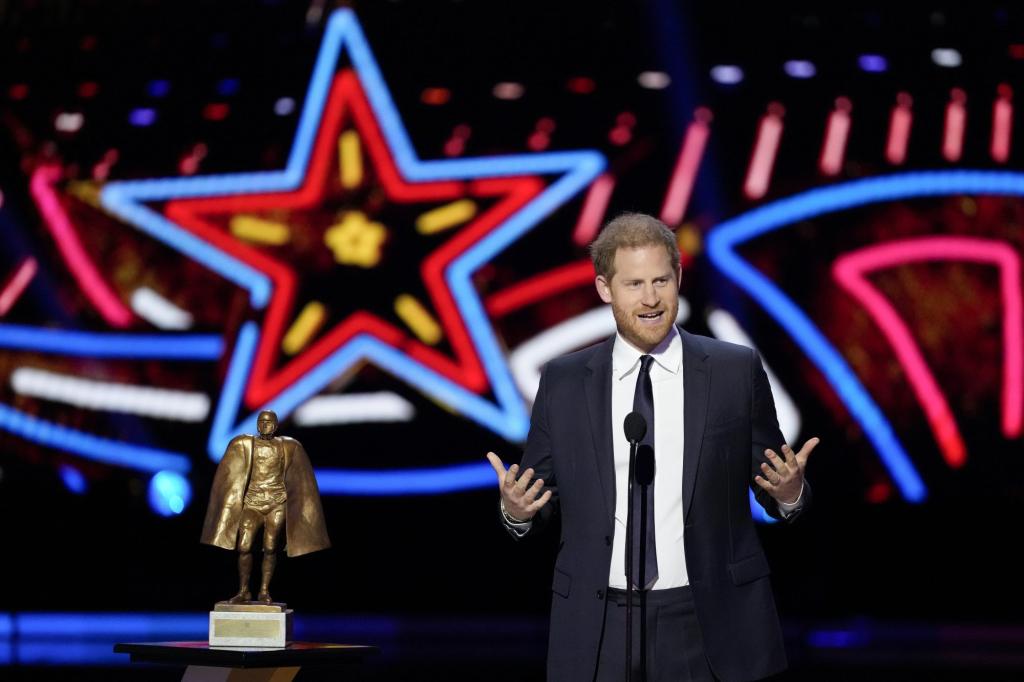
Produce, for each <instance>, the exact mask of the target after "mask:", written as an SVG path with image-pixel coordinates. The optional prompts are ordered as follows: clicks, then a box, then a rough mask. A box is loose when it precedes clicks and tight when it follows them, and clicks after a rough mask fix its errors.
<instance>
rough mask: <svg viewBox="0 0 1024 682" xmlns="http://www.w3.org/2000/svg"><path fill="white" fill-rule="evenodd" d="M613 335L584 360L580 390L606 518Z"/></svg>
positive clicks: (610, 507)
mask: <svg viewBox="0 0 1024 682" xmlns="http://www.w3.org/2000/svg"><path fill="white" fill-rule="evenodd" d="M614 343H615V337H614V336H613V337H612V338H610V339H609V340H608V341H605V342H604V343H603V344H601V345H600V346H599V347H598V348H597V349H596V350H595V352H594V355H593V356H592V357H591V358H590V361H589V362H588V363H587V373H586V374H585V375H584V377H583V390H584V393H583V394H584V395H585V396H586V399H587V400H586V401H587V414H588V417H589V418H590V433H591V434H592V435H593V438H594V456H595V458H596V462H595V464H596V467H597V476H598V479H599V480H600V482H601V492H602V493H603V494H604V502H605V506H606V508H607V512H608V519H609V520H613V519H614V517H615V451H614V446H613V445H612V432H613V431H612V430H613V429H614V428H615V425H614V424H612V345H613V344H614Z"/></svg>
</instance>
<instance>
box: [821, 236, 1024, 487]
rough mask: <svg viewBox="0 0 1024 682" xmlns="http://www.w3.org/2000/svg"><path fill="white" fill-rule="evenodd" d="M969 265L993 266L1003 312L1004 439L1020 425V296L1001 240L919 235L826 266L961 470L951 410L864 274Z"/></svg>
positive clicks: (1023, 359) (962, 451)
mask: <svg viewBox="0 0 1024 682" xmlns="http://www.w3.org/2000/svg"><path fill="white" fill-rule="evenodd" d="M938 260H951V261H969V262H979V263H990V264H994V265H996V266H998V267H999V271H1000V290H1001V295H1002V301H1003V307H1004V314H1003V389H1002V406H1003V415H1002V429H1003V433H1004V435H1005V436H1006V437H1007V438H1016V437H1017V436H1019V435H1020V433H1021V426H1022V421H1024V377H1022V371H1024V350H1022V342H1024V301H1022V298H1021V268H1020V258H1019V256H1018V255H1017V253H1016V251H1014V250H1013V249H1012V248H1011V247H1009V246H1007V245H1006V244H1004V243H1001V242H995V241H991V240H986V239H977V238H973V237H924V238H917V239H908V240H903V241H899V242H891V243H888V244H881V245H878V246H870V247H867V248H864V249H860V250H859V251H855V252H852V253H848V254H845V255H843V256H841V257H840V258H838V259H837V260H836V262H835V263H834V264H833V266H832V275H833V277H834V278H835V280H836V281H837V282H838V283H839V284H840V286H842V287H843V288H844V289H846V291H847V292H849V293H850V295H851V296H853V297H854V298H855V299H856V300H858V301H859V302H860V303H861V304H862V305H863V306H864V307H865V308H866V309H867V310H868V312H869V314H870V315H871V316H872V317H873V318H874V320H875V322H876V323H877V324H878V326H879V327H881V329H882V333H883V334H884V335H885V337H886V339H888V341H889V343H890V345H891V346H892V347H893V350H894V352H895V353H896V357H897V358H898V359H899V361H900V364H901V365H902V366H903V368H904V370H905V371H906V373H907V378H908V379H909V380H910V384H911V387H912V388H913V390H914V394H915V395H916V396H917V399H918V401H919V402H920V403H921V406H922V408H923V409H924V412H925V416H926V417H927V419H928V422H929V425H930V426H931V429H932V433H934V434H935V439H936V440H937V441H938V443H939V448H940V450H941V451H942V454H943V458H944V459H945V460H946V462H947V463H948V464H949V465H950V466H951V467H955V468H956V467H960V466H963V464H964V462H965V461H966V458H967V454H966V447H965V446H964V442H963V438H962V437H961V435H960V431H959V429H958V428H957V425H956V421H955V420H954V418H953V414H952V411H951V410H950V408H949V404H948V403H947V402H946V399H945V397H944V396H943V395H942V392H941V390H940V389H939V387H938V384H937V383H936V381H935V377H934V376H933V375H932V373H931V372H930V371H929V370H928V367H927V364H926V363H925V360H924V357H923V356H922V354H921V350H920V348H918V346H917V344H916V343H915V342H914V340H913V337H912V335H911V332H910V330H909V329H908V328H907V326H906V324H905V323H904V322H903V320H902V319H901V318H900V317H899V314H898V313H897V312H896V310H895V309H894V308H893V306H892V305H891V304H890V303H889V302H888V301H887V300H886V299H885V298H884V297H883V296H882V295H881V294H880V293H879V292H878V290H877V289H875V288H874V287H873V286H872V285H871V284H870V283H869V282H868V280H867V274H868V273H869V272H871V271H874V270H879V269H883V268H887V267H893V266H896V265H902V264H905V263H911V262H921V261H938Z"/></svg>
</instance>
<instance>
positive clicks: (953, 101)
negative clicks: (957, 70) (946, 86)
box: [942, 88, 967, 163]
mask: <svg viewBox="0 0 1024 682" xmlns="http://www.w3.org/2000/svg"><path fill="white" fill-rule="evenodd" d="M966 127H967V95H966V94H965V93H964V91H963V90H961V89H960V88H953V91H952V92H951V93H950V95H949V103H948V104H946V120H945V124H944V126H943V134H942V156H943V157H944V158H945V159H946V161H949V162H950V163H956V162H957V161H959V160H960V156H961V155H962V154H963V151H964V129H965V128H966Z"/></svg>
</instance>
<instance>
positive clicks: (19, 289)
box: [0, 256, 39, 317]
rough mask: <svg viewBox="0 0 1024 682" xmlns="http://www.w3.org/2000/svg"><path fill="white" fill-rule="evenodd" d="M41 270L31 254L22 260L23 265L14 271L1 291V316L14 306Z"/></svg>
mask: <svg viewBox="0 0 1024 682" xmlns="http://www.w3.org/2000/svg"><path fill="white" fill-rule="evenodd" d="M38 271H39V264H38V263H37V262H36V259H35V258H32V257H31V256H30V257H28V258H26V259H25V260H23V261H22V262H21V265H19V266H18V268H17V269H16V270H15V271H14V274H13V275H11V277H10V279H9V280H7V284H5V285H4V288H3V290H2V291H0V317H3V316H4V315H6V314H7V312H8V311H9V310H10V309H11V307H13V306H14V304H15V302H17V300H18V299H19V298H20V297H21V295H22V294H23V293H24V292H25V289H27V288H28V285H29V282H31V281H32V278H33V277H35V276H36V272H38Z"/></svg>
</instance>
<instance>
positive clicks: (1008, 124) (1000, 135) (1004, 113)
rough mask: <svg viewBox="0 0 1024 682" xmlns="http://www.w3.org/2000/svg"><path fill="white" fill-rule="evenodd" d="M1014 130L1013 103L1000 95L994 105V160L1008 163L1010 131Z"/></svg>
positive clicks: (992, 148)
mask: <svg viewBox="0 0 1024 682" xmlns="http://www.w3.org/2000/svg"><path fill="white" fill-rule="evenodd" d="M1012 130H1013V104H1011V103H1010V98H1009V97H999V98H997V99H996V101H995V102H994V103H993V105H992V144H991V148H990V149H991V152H992V160H993V161H995V162H997V163H1006V162H1007V161H1008V160H1009V158H1010V133H1011V131H1012Z"/></svg>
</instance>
